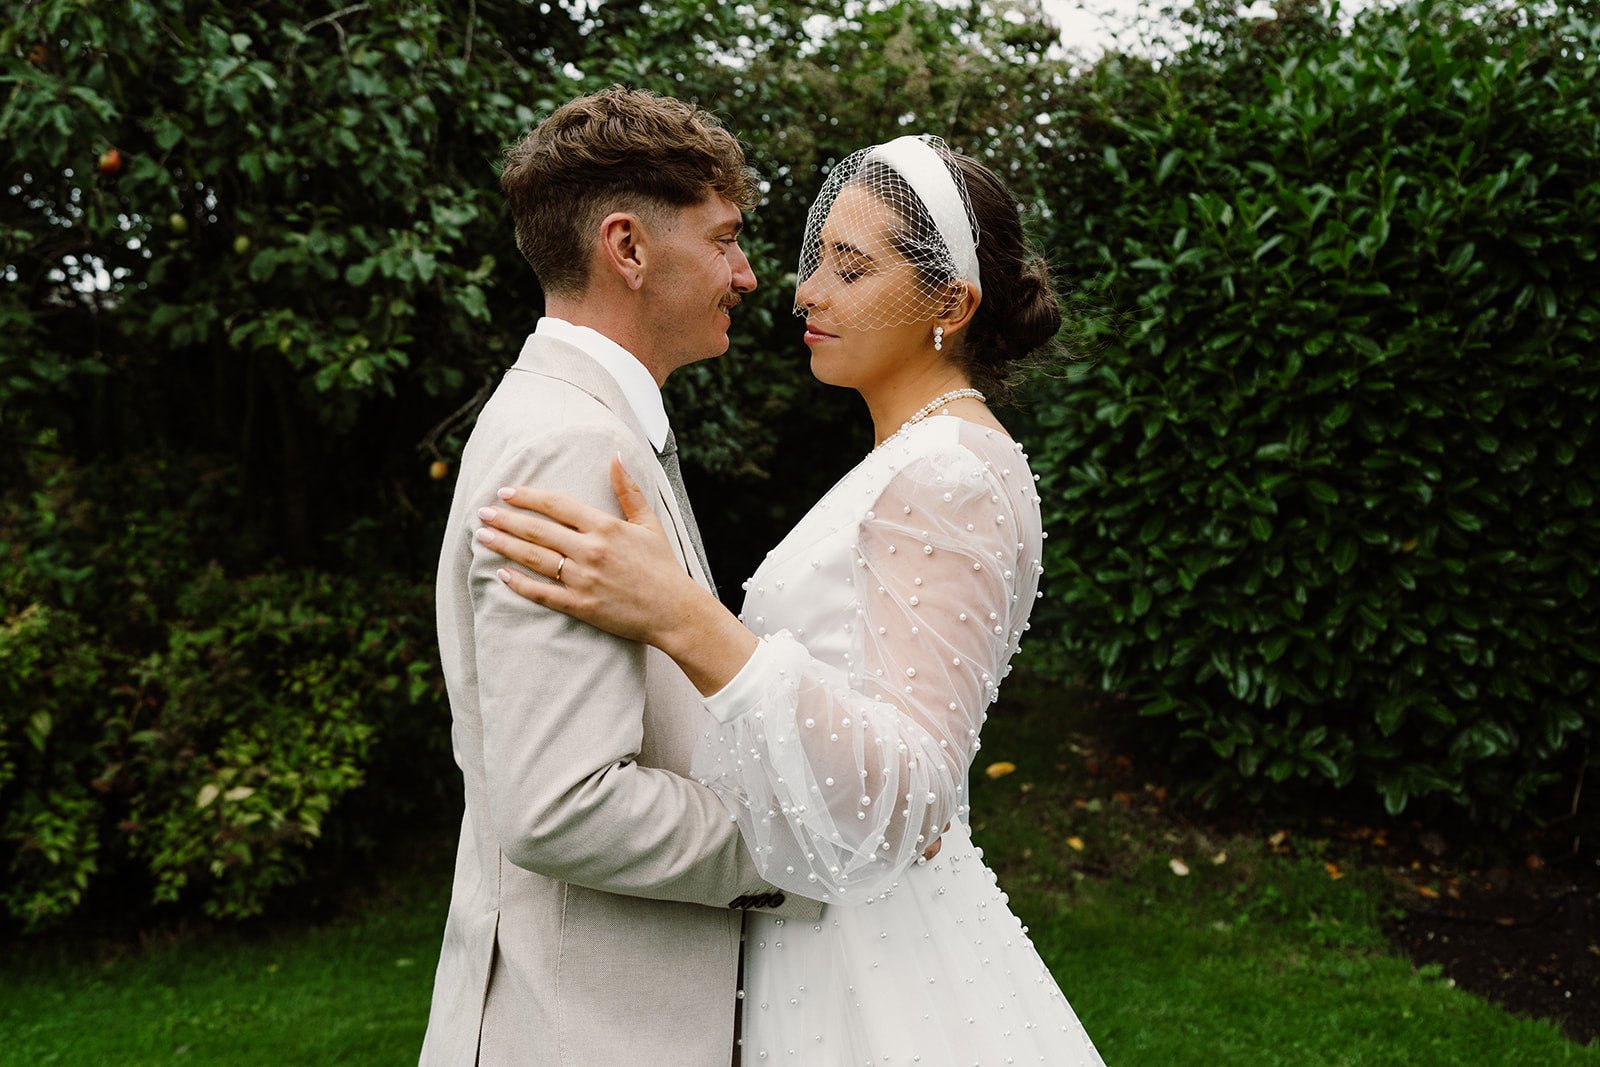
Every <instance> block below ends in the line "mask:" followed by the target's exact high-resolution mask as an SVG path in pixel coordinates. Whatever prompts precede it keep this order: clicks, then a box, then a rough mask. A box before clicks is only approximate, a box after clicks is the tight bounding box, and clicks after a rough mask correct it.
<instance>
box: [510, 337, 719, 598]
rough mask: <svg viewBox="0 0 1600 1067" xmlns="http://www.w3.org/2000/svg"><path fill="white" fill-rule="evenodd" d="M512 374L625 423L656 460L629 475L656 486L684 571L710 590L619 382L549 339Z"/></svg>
mask: <svg viewBox="0 0 1600 1067" xmlns="http://www.w3.org/2000/svg"><path fill="white" fill-rule="evenodd" d="M511 370H512V372H526V373H529V374H537V375H540V376H542V377H545V378H553V379H555V380H556V381H561V382H566V383H567V384H568V385H572V386H576V387H577V388H579V389H581V390H583V391H584V392H585V393H588V394H589V395H590V396H592V397H594V398H595V400H597V401H599V402H600V403H601V404H603V405H604V406H605V408H606V410H608V411H610V412H611V413H612V414H613V415H615V416H616V417H617V418H619V419H621V420H622V422H623V424H624V425H626V426H627V427H628V429H629V431H630V432H631V433H632V434H633V435H634V436H635V437H636V438H638V440H639V442H640V444H642V445H644V446H645V448H646V449H647V450H648V451H649V453H650V455H651V457H652V459H651V462H650V464H649V470H648V471H645V472H642V474H641V472H639V471H629V473H630V474H632V475H633V476H634V478H635V479H636V480H637V481H639V482H641V483H643V482H646V481H648V482H649V483H651V485H653V486H654V488H655V492H656V499H657V500H659V501H660V502H661V509H662V510H664V511H665V513H666V515H667V517H668V519H669V520H670V523H671V526H672V535H673V537H674V538H676V540H677V542H678V556H679V558H680V559H682V560H683V565H684V568H685V569H686V570H687V571H688V572H689V575H690V576H691V577H692V578H694V580H695V581H696V582H698V583H699V584H700V585H702V586H704V587H705V588H707V589H709V588H710V587H711V581H710V578H709V577H708V576H707V575H706V574H704V573H703V572H702V570H701V567H700V557H699V554H698V553H697V552H695V550H694V543H693V542H692V541H690V540H689V533H688V526H687V525H686V524H685V523H684V521H683V512H682V510H681V509H680V508H679V507H678V498H677V495H676V494H675V493H673V491H672V486H671V484H670V483H669V482H668V481H667V472H666V471H664V470H662V469H661V462H660V460H659V459H657V458H655V456H656V450H655V447H654V446H653V445H651V444H650V438H649V436H648V435H646V434H645V432H644V427H643V426H641V425H639V420H638V417H637V416H635V415H634V413H633V405H631V404H629V403H628V400H627V398H626V397H624V396H623V395H622V387H621V386H619V385H617V381H616V379H615V378H613V377H611V375H610V374H608V373H606V370H605V368H604V367H602V366H600V364H598V363H596V362H595V361H594V360H592V359H590V358H589V357H588V356H586V355H585V354H584V353H583V351H582V350H581V349H579V348H576V347H574V346H572V345H569V344H567V343H566V342H564V341H556V340H552V339H551V338H548V337H531V338H529V340H528V343H527V344H525V345H523V347H522V353H521V355H519V356H518V357H517V362H516V363H515V364H513V365H512V368H511ZM609 458H610V457H605V460H604V461H606V462H609Z"/></svg>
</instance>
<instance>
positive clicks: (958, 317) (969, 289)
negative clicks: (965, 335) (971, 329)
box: [934, 281, 983, 336]
mask: <svg viewBox="0 0 1600 1067" xmlns="http://www.w3.org/2000/svg"><path fill="white" fill-rule="evenodd" d="M982 303H983V294H982V293H980V292H978V290H977V289H975V288H973V286H972V283H971V282H964V281H962V282H951V283H950V289H949V291H948V292H947V293H946V294H945V301H944V307H943V308H941V309H940V311H939V314H938V316H937V317H936V318H935V319H934V325H935V326H943V327H944V332H945V335H946V336H950V335H953V334H957V333H960V332H961V331H962V330H964V329H966V328H967V324H968V323H970V322H971V321H972V316H974V315H976V314H977V313H978V305H979V304H982Z"/></svg>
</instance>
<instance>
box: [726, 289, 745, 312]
mask: <svg viewBox="0 0 1600 1067" xmlns="http://www.w3.org/2000/svg"><path fill="white" fill-rule="evenodd" d="M742 300H744V297H742V296H738V295H737V294H734V293H730V294H728V296H727V297H726V298H725V299H724V300H723V301H722V307H723V308H724V309H725V310H727V311H732V310H733V309H734V308H736V307H738V306H739V304H740V302H741V301H742Z"/></svg>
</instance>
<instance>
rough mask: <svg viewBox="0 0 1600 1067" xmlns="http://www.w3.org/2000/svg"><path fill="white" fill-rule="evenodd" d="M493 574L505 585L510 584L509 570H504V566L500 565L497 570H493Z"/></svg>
mask: <svg viewBox="0 0 1600 1067" xmlns="http://www.w3.org/2000/svg"><path fill="white" fill-rule="evenodd" d="M494 576H495V577H496V578H498V579H500V580H501V581H502V582H504V583H506V584H507V585H510V584H511V572H510V571H508V570H506V569H505V568H504V567H501V568H500V569H499V570H497V571H495V572H494Z"/></svg>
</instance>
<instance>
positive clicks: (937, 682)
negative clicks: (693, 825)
mask: <svg viewBox="0 0 1600 1067" xmlns="http://www.w3.org/2000/svg"><path fill="white" fill-rule="evenodd" d="M1019 479H1020V475H1019ZM1032 488H1033V487H1032V485H1031V484H1028V485H1027V486H1025V487H1024V488H1021V489H1019V488H1013V487H1011V486H1008V485H1007V484H1006V483H1005V479H1004V478H1003V477H1002V476H1001V472H999V471H995V470H993V469H991V468H987V467H985V465H984V464H982V463H981V462H979V461H978V460H976V459H975V458H974V457H972V456H971V454H970V453H965V452H962V453H960V455H959V456H957V457H943V458H940V459H936V460H918V461H915V462H913V463H912V464H910V465H908V466H907V467H906V468H904V469H902V470H901V471H900V472H899V473H898V474H897V475H896V477H895V478H894V479H893V480H892V481H891V483H890V485H889V486H888V487H887V489H886V490H885V491H884V493H883V494H882V495H881V496H880V497H879V499H878V500H877V502H876V503H875V504H874V505H873V507H872V509H871V510H870V511H868V512H867V513H866V514H865V516H864V517H863V519H862V520H861V522H860V524H859V526H858V529H857V537H856V543H855V546H854V550H853V557H854V558H853V562H854V564H855V566H854V567H853V568H852V569H853V577H852V580H851V589H850V595H851V597H852V599H853V603H852V604H851V605H850V609H851V611H852V612H853V615H854V619H853V621H851V622H848V623H843V624H842V625H845V626H846V628H847V629H848V630H849V631H850V636H851V653H850V662H849V665H848V668H847V669H845V670H837V669H834V668H832V667H830V666H828V665H826V664H824V663H821V662H819V661H818V660H816V659H814V658H812V657H811V656H810V655H809V654H808V653H807V651H806V649H805V647H804V646H803V645H802V644H801V642H800V641H799V640H797V639H796V637H795V636H792V635H790V634H788V633H787V632H782V631H780V632H779V633H776V634H772V635H769V636H768V637H767V638H765V639H763V641H762V643H761V645H760V647H759V648H758V649H757V650H756V652H755V653H754V655H753V656H752V657H751V658H750V660H749V662H748V663H747V664H746V665H745V667H744V668H743V669H742V670H741V671H740V672H739V674H738V675H737V676H735V677H734V678H733V680H732V681H731V682H730V683H729V685H728V686H727V687H726V688H724V689H722V690H721V691H719V692H717V693H716V694H714V695H713V696H711V697H709V698H708V699H707V701H706V705H707V707H708V708H709V709H710V710H711V711H712V713H713V715H715V716H716V717H717V719H718V720H719V721H720V722H721V723H722V726H721V728H720V729H718V730H715V731H712V732H710V733H708V735H707V736H706V738H705V740H704V741H703V743H702V745H701V747H700V750H699V752H698V753H697V755H696V759H695V766H694V773H695V775H696V777H697V778H699V779H700V780H701V781H703V782H704V783H706V784H707V785H709V786H711V787H712V788H713V789H714V790H716V791H717V792H718V793H720V794H721V795H722V796H723V798H724V800H725V801H727V802H728V803H729V804H730V806H731V807H732V808H733V810H734V812H735V815H736V816H737V817H738V819H739V822H740V830H741V832H742V833H743V834H744V837H745V839H746V841H747V843H748V844H749V845H750V846H751V851H752V853H753V854H754V855H755V858H756V862H757V865H758V867H759V869H760V870H761V871H762V874H763V876H764V877H766V878H767V879H768V880H769V881H771V882H773V884H775V885H778V886H781V887H783V888H786V889H792V890H794V891H796V892H800V893H803V894H805V895H807V896H812V897H817V898H820V899H825V900H846V901H849V900H862V899H865V898H867V897H869V896H871V895H873V894H875V893H877V892H880V891H882V890H883V889H884V888H886V887H887V886H889V885H890V884H892V883H893V881H894V880H895V879H896V878H898V877H899V876H900V874H901V872H903V871H904V870H905V868H906V867H907V866H908V865H910V864H911V863H913V862H915V861H916V859H917V857H918V855H920V854H921V853H922V851H923V850H924V848H926V846H927V843H928V842H929V841H930V840H932V839H933V838H934V837H935V836H936V835H937V834H938V832H939V828H940V827H942V826H943V825H944V824H945V823H947V822H948V821H949V820H950V819H952V818H955V817H959V816H961V815H963V814H964V813H965V811H966V795H965V793H966V774H967V770H968V768H969V766H970V765H971V762H972V759H973V757H974V755H975V754H976V752H977V750H978V745H979V741H978V732H979V728H980V727H981V725H982V723H983V719H984V718H985V715H986V711H987V708H988V706H989V704H990V703H991V702H992V701H993V699H994V697H995V694H996V691H997V686H998V684H999V681H1000V677H1001V676H1002V675H1003V674H1004V672H1005V670H1006V665H1007V663H1008V662H1009V659H1010V654H1011V652H1012V650H1013V649H1014V648H1015V642H1016V638H1017V637H1018V636H1019V634H1018V633H1017V629H1019V628H1020V626H1021V619H1022V618H1024V617H1025V615H1026V612H1025V610H1017V608H1018V606H1019V604H1020V600H1021V598H1022V597H1024V596H1026V597H1027V599H1028V600H1030V601H1031V599H1032V597H1033V593H1034V590H1035V589H1036V587H1037V578H1038V569H1037V548H1038V544H1037V540H1036V538H1037V533H1036V531H1034V532H1027V533H1025V532H1024V531H1022V530H1019V529H1018V526H1019V525H1020V524H1021V523H1022V522H1024V521H1028V520H1025V519H1023V516H1024V515H1026V514H1030V511H1029V509H1025V508H1021V507H1019V506H1017V505H1018V501H1017V499H1016V498H1017V497H1019V496H1022V495H1024V492H1025V494H1026V495H1027V496H1028V497H1031V495H1032ZM1025 544H1027V545H1029V547H1027V548H1025V547H1024V545H1025ZM773 578H774V579H775V578H776V576H773ZM788 580H790V581H793V582H796V583H801V582H805V581H806V580H807V576H806V574H804V573H803V574H799V575H794V576H789V578H788ZM817 595H819V596H829V595H830V592H829V591H827V590H825V589H819V590H818V591H817Z"/></svg>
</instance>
